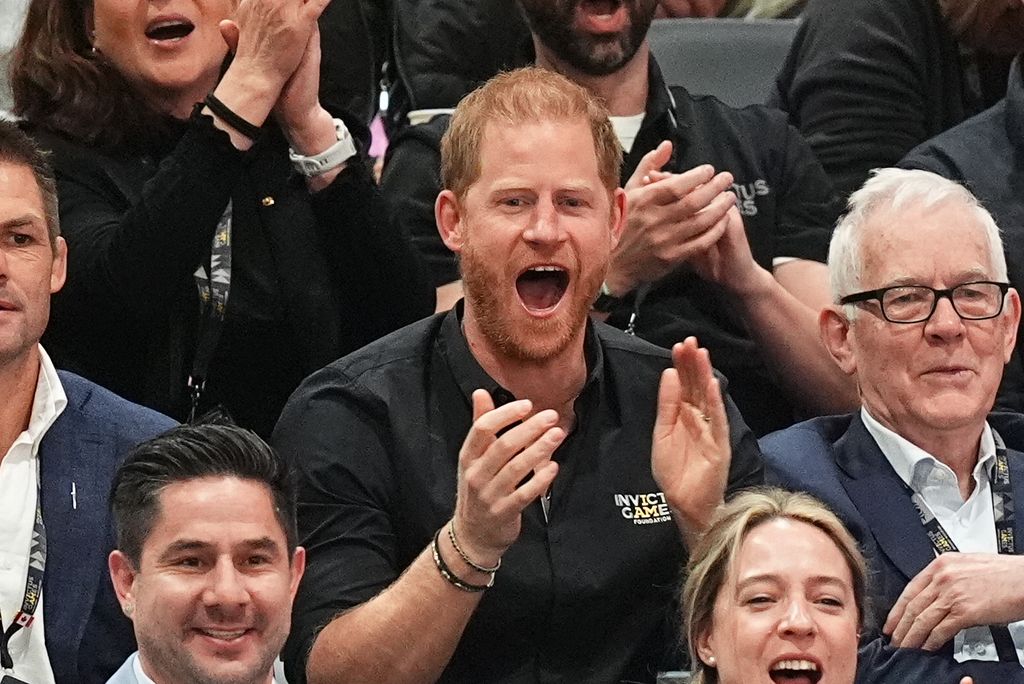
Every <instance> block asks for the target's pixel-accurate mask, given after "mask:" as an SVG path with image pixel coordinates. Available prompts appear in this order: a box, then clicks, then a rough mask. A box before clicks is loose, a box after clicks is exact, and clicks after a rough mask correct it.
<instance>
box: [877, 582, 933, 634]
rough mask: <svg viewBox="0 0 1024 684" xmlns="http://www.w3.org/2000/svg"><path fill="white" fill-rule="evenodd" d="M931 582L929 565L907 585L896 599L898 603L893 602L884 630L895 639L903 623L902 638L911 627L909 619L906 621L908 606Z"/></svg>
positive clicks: (900, 632)
mask: <svg viewBox="0 0 1024 684" xmlns="http://www.w3.org/2000/svg"><path fill="white" fill-rule="evenodd" d="M930 582H931V567H930V566H929V567H928V568H925V569H924V570H923V571H921V572H919V573H918V574H917V575H916V576H915V577H914V578H913V579H912V580H910V581H909V582H908V583H907V586H905V587H904V588H903V593H901V594H900V597H899V598H898V599H896V603H894V604H893V606H892V609H891V610H890V611H889V616H888V617H887V618H886V619H885V624H884V625H883V626H882V631H883V632H884V633H886V634H888V635H890V636H891V637H892V638H893V640H895V639H896V636H897V628H898V627H899V626H900V625H901V624H903V627H902V629H900V631H899V636H900V638H902V637H903V636H904V635H905V634H906V633H907V629H908V628H909V621H907V622H905V620H906V613H907V607H908V606H909V605H910V602H911V601H912V600H913V599H915V598H916V597H917V596H918V594H920V593H921V591H922V590H923V589H924V588H925V587H927V586H928V584H929V583H930ZM911 620H912V618H911Z"/></svg>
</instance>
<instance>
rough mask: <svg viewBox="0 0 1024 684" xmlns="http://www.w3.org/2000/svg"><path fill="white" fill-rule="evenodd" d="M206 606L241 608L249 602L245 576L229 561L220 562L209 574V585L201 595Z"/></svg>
mask: <svg viewBox="0 0 1024 684" xmlns="http://www.w3.org/2000/svg"><path fill="white" fill-rule="evenodd" d="M203 602H204V603H206V605H208V606H221V607H231V606H241V605H244V604H246V603H248V602H249V591H248V589H247V588H246V584H245V576H244V575H243V574H242V573H241V572H239V571H238V568H236V567H235V564H234V563H233V562H232V561H231V560H227V559H225V560H221V561H220V562H218V563H217V567H216V568H214V569H213V570H212V571H211V572H210V574H209V585H208V586H207V587H206V591H205V592H204V594H203Z"/></svg>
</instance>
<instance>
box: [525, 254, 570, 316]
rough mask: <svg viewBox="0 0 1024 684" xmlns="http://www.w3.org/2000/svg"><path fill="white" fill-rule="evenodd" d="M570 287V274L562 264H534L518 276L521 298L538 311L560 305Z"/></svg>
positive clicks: (534, 310)
mask: <svg viewBox="0 0 1024 684" xmlns="http://www.w3.org/2000/svg"><path fill="white" fill-rule="evenodd" d="M568 287H569V274H568V272H566V270H565V269H564V268H562V267H561V266H533V267H531V268H528V269H526V270H525V271H523V272H522V273H520V274H519V277H518V278H516V292H517V293H518V294H519V300H520V301H521V302H522V303H523V306H525V307H526V309H527V310H528V311H531V312H536V313H540V312H544V311H549V310H550V309H553V308H554V307H556V306H558V303H559V302H560V301H562V297H563V296H564V295H565V291H566V289H568Z"/></svg>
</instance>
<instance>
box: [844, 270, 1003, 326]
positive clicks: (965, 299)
mask: <svg viewBox="0 0 1024 684" xmlns="http://www.w3.org/2000/svg"><path fill="white" fill-rule="evenodd" d="M1009 289H1010V285H1009V283H997V282H993V281H991V280H978V281H976V282H973V283H964V284H962V285H957V286H956V287H951V288H948V289H945V290H936V289H935V288H934V287H928V286H927V285H894V286H892V287H882V288H879V289H877V290H867V291H866V292H857V293H856V294H851V295H846V296H845V297H843V298H842V299H840V300H839V303H840V304H856V303H858V302H866V301H868V300H871V299H876V300H878V304H879V306H880V308H881V309H882V316H884V317H885V320H887V321H889V322H891V323H920V322H921V321H927V320H928V319H929V318H931V317H932V314H933V313H935V307H936V306H938V302H939V298H941V297H945V298H946V299H948V300H949V301H950V303H951V304H952V305H953V310H954V311H956V313H957V315H958V316H960V318H963V319H964V320H968V321H981V320H985V319H986V318H995V317H996V316H998V315H999V314H1000V313H1002V311H1003V300H1004V298H1005V295H1006V292H1007V290H1009Z"/></svg>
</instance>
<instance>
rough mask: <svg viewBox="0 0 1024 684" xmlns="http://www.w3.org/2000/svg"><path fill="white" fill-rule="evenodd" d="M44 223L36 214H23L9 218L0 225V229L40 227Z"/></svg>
mask: <svg viewBox="0 0 1024 684" xmlns="http://www.w3.org/2000/svg"><path fill="white" fill-rule="evenodd" d="M43 222H44V220H43V218H42V217H41V216H38V215H36V214H23V215H22V216H15V217H14V218H9V219H7V220H6V221H4V222H2V223H0V228H3V229H7V228H20V227H22V226H36V225H41V224H42V223H43Z"/></svg>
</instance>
